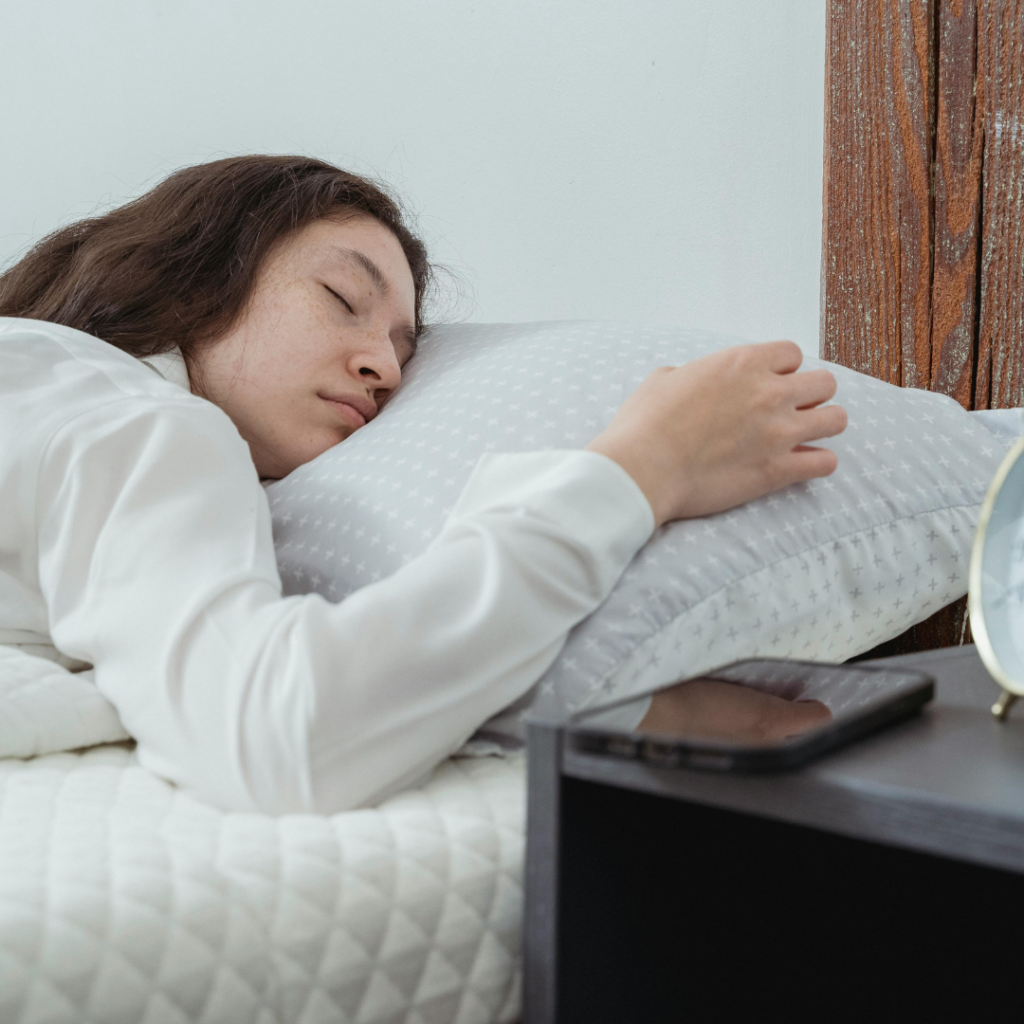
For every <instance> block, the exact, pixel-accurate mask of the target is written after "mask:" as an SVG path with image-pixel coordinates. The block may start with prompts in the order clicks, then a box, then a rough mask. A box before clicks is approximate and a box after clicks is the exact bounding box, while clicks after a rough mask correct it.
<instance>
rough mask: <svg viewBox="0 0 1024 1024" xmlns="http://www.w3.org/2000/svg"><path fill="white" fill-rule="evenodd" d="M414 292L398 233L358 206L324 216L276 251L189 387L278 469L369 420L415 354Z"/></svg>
mask: <svg viewBox="0 0 1024 1024" xmlns="http://www.w3.org/2000/svg"><path fill="white" fill-rule="evenodd" d="M415 300H416V292H415V286H414V284H413V279H412V272H411V271H410V270H409V264H408V262H407V261H406V259H405V254H404V252H403V251H402V246H401V245H400V244H399V242H398V239H397V238H395V236H394V235H393V234H392V233H391V232H390V231H389V230H388V229H387V228H386V227H384V225H383V224H381V223H380V222H379V221H377V220H374V219H373V218H372V217H368V216H364V215H357V216H353V217H349V218H347V219H329V220H320V221H316V222H314V223H313V224H310V225H308V226H307V227H305V228H302V229H301V230H300V231H297V232H295V233H294V234H293V235H291V236H289V237H288V238H287V239H285V240H284V241H283V242H282V243H281V244H280V245H279V246H278V247H277V248H276V249H275V250H274V251H273V252H272V253H271V254H270V256H269V257H268V259H267V261H266V264H265V266H264V268H263V270H262V272H261V274H260V277H259V279H258V280H257V282H256V287H255V289H254V290H253V294H252V297H251V299H250V302H249V305H248V307H247V309H246V311H245V312H244V313H243V315H242V317H241V318H240V319H239V321H238V322H237V323H236V324H235V325H234V326H233V327H232V328H231V330H230V331H228V333H227V334H225V335H224V336H223V337H222V338H219V339H217V340H216V341H215V342H214V343H213V344H211V345H209V346H207V347H205V348H203V349H202V350H200V351H198V352H196V353H194V354H193V356H192V357H191V362H192V365H191V366H190V367H189V369H190V371H191V375H192V379H193V382H194V383H193V387H194V388H195V386H196V385H199V389H200V393H201V394H202V395H203V397H204V398H208V399H209V400H210V401H212V402H214V403H216V404H217V405H219V406H220V407H221V408H222V409H223V410H224V411H225V412H226V413H227V414H228V415H229V416H230V417H231V419H232V420H233V421H234V423H235V426H236V427H238V430H239V433H241V435H242V437H243V438H245V440H246V441H247V442H248V444H249V449H250V451H251V452H252V458H253V462H255V464H256V469H257V471H258V472H259V475H260V476H261V477H272V478H279V477H283V476H285V475H287V474H288V473H290V472H291V471H292V470H293V469H295V468H296V467H297V466H301V465H302V464H303V463H305V462H309V461H310V459H314V458H316V456H318V455H320V454H321V453H322V452H325V451H326V450H327V449H328V448H331V447H333V446H334V445H336V444H337V443H338V442H339V441H344V440H345V438H346V437H348V436H349V435H350V434H352V433H354V432H355V431H356V430H358V429H359V428H360V427H361V426H363V425H364V424H365V423H366V422H367V421H368V420H370V419H372V418H373V417H374V416H375V415H376V414H377V411H378V410H379V408H380V406H381V405H382V403H383V402H384V400H385V399H386V398H387V397H388V395H390V394H391V392H392V391H394V389H395V388H397V387H398V384H399V381H400V380H401V376H402V366H403V365H404V364H405V362H406V361H407V360H408V359H409V357H410V356H411V355H412V354H413V351H414V350H415V347H416V338H415Z"/></svg>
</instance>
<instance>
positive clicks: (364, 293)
mask: <svg viewBox="0 0 1024 1024" xmlns="http://www.w3.org/2000/svg"><path fill="white" fill-rule="evenodd" d="M429 280H430V267H429V264H428V261H427V255H426V251H425V249H424V246H423V244H422V243H421V242H420V241H419V240H418V239H417V238H416V237H414V235H413V234H412V233H411V232H410V230H409V229H408V227H407V226H406V224H405V223H404V221H403V218H402V214H401V211H400V209H399V207H398V206H397V205H396V204H395V202H394V201H393V200H392V199H390V198H389V197H388V196H387V195H386V194H385V193H384V192H382V191H381V190H380V189H379V188H378V187H376V186H375V185H374V184H373V183H371V182H369V181H367V180H365V179H363V178H360V177H357V176H355V175H353V174H349V173H347V172H345V171H342V170H339V169H337V168H335V167H332V166H330V165H328V164H326V163H323V162H321V161H318V160H311V159H307V158H304V157H269V156H251V157H241V158H236V159H228V160H220V161H217V162H214V163H209V164H204V165H201V166H197V167H191V168H187V169H185V170H181V171H178V172H176V173H175V174H172V175H171V176H170V177H169V178H168V179H166V180H165V181H164V182H162V183H161V184H160V185H158V186H157V187H156V188H154V189H153V190H152V191H151V192H149V193H147V194H146V195H144V196H142V197H141V198H140V199H137V200H135V201H133V202H131V203H129V204H127V205H126V206H123V207H121V208H119V209H116V210H114V211H112V212H110V213H107V214H105V215H103V216H99V217H96V218H93V219H90V220H85V221H81V222H79V223H77V224H72V225H71V226H69V227H66V228H62V229H60V230H59V231H57V232H55V233H54V234H52V235H50V236H49V237H48V238H45V239H44V240H43V241H42V242H40V243H39V244H38V245H37V246H36V247H35V248H34V249H32V250H31V251H30V252H29V253H28V254H27V255H26V256H25V257H24V258H23V259H22V260H21V261H20V262H19V263H17V264H15V265H14V266H13V267H11V268H10V269H9V270H7V272H6V273H4V274H3V275H2V276H0V436H2V437H3V439H4V442H3V446H2V448H0V505H2V508H3V510H4V514H3V517H2V519H0V643H8V644H11V643H28V642H36V643H52V644H53V645H54V646H55V648H56V649H57V651H59V652H60V656H61V659H62V661H63V663H64V664H75V663H78V664H89V665H94V666H95V681H96V685H97V686H98V687H99V689H100V691H101V692H102V693H103V694H104V695H105V696H106V697H107V698H108V699H109V700H110V701H111V702H112V703H113V704H114V705H115V707H116V708H117V710H118V712H119V714H120V716H121V719H122V721H123V722H124V725H125V728H126V729H127V730H128V731H129V732H130V733H131V735H132V736H133V737H135V738H136V740H137V742H138V756H139V759H140V761H141V763H142V764H143V765H144V766H146V767H147V768H149V769H151V770H152V771H154V772H156V773H158V774H160V775H162V776H164V777H165V778H167V779H170V780H171V781H173V782H175V783H177V784H178V785H180V786H182V787H185V788H187V789H188V790H190V791H191V792H193V793H195V794H196V795H197V796H199V797H200V798H202V799H205V800H208V801H211V802H213V803H215V804H218V805H220V806H222V807H225V808H237V809H250V810H262V811H267V812H271V813H277V812H285V811H319V812H333V811H338V810H342V809H346V808H351V807H356V806H359V805H363V804H367V803H371V802H374V801H377V800H379V799H380V798H381V797H382V796H383V795H385V794H387V793H388V792H390V791H393V790H395V789H396V788H398V787H401V786H403V785H406V784H408V783H409V782H411V781H413V780H414V779H416V778H417V777H419V776H421V775H422V774H423V773H424V772H426V771H427V770H429V769H430V768H431V767H432V766H433V765H435V764H436V763H438V762H439V761H441V760H442V759H443V758H445V757H446V756H447V755H448V754H450V753H452V752H453V751H454V750H456V749H457V748H458V747H459V746H460V744H462V743H463V742H464V741H465V740H466V738H467V737H468V736H469V735H470V734H471V733H472V732H473V731H474V730H475V729H476V728H477V727H478V726H479V725H480V724H481V723H482V722H484V721H485V720H486V719H488V718H489V717H491V716H492V715H494V714H495V713H497V712H498V711H500V710H501V709H502V708H504V707H506V706H507V705H509V704H511V703H512V702H513V701H515V700H516V699H517V698H518V697H520V696H521V695H522V694H523V693H525V692H526V691H527V690H528V689H529V688H530V687H531V686H532V685H533V684H534V683H535V682H536V680H537V679H538V678H539V677H540V676H541V675H542V674H543V672H544V671H545V669H546V668H547V667H548V666H549V665H550V664H551V662H552V661H553V659H554V658H555V657H556V655H557V653H558V651H559V649H560V648H561V646H562V644H563V642H564V640H565V637H566V634H567V633H568V631H569V630H570V629H571V628H572V627H573V626H574V625H575V624H576V623H578V622H579V621H580V620H581V619H582V618H584V617H585V616H586V615H588V614H589V613H590V612H592V611H593V610H594V609H595V608H596V607H597V606H598V605H599V604H600V603H601V602H602V601H603V600H604V599H605V597H606V596H607V595H608V593H609V591H610V590H611V588H612V586H613V585H614V583H615V582H616V580H617V579H618V577H619V575H620V574H621V572H622V571H623V569H624V568H625V567H626V565H627V564H628V563H629V561H630V559H631V558H632V557H633V556H634V555H635V554H636V552H637V550H638V549H639V548H640V547H641V545H643V544H644V542H645V541H646V540H647V539H648V538H649V537H650V535H651V532H652V530H654V529H656V528H657V527H658V526H660V525H661V524H662V523H664V522H666V521H668V520H670V519H677V518H683V517H687V516H702V515H707V514H709V513H713V512H718V511H721V510H724V509H727V508H730V507H732V506H734V505H738V504H741V503H743V502H746V501H749V500H751V499H752V498H755V497H758V496H760V495H763V494H765V493H767V492H769V491H772V490H774V489H776V488H780V487H784V486H786V485H788V484H791V483H794V482H796V481H801V480H808V479H811V478H812V477H819V476H824V475H826V474H828V473H831V472H832V471H833V469H834V468H835V465H836V459H835V455H834V454H833V453H832V452H830V451H828V450H826V449H821V448H817V447H814V446H812V445H811V444H810V442H813V441H815V440H817V439H820V438H824V437H829V436H832V435H835V434H837V433H839V432H840V431H842V430H843V429H844V427H845V425H846V415H845V413H844V412H843V410H842V409H841V408H839V407H837V406H834V405H828V406H825V405H823V403H825V402H827V401H828V400H829V399H831V398H832V396H833V394H834V393H835V386H836V385H835V381H834V379H833V377H832V376H831V374H829V373H828V372H826V371H824V370H817V371H813V372H797V369H798V367H799V364H800V359H801V356H800V350H799V349H798V348H797V346H796V345H794V344H792V343H791V342H785V341H778V342H769V343H766V344H762V345H751V346H744V347H738V348H734V349H729V350H726V351H722V352H718V353H716V354H714V355H711V356H708V357H707V358H704V359H700V360H697V361H695V362H693V363H690V364H687V365H685V366H682V367H677V368H664V369H661V370H658V371H657V372H655V373H654V374H652V375H651V376H650V377H649V378H648V379H647V380H646V381H645V382H644V383H643V384H642V385H641V386H640V387H639V388H638V389H637V391H636V392H635V393H634V394H633V395H632V396H631V397H630V398H629V399H628V400H627V401H626V402H625V404H624V405H623V406H622V408H621V410H620V411H619V412H618V414H617V415H616V416H615V418H614V419H613V421H612V423H611V425H610V426H609V427H608V429H607V430H605V431H603V432H602V433H601V434H599V435H598V436H597V437H595V438H594V440H593V441H592V442H591V444H590V445H588V446H587V448H586V449H585V450H582V451H555V452H551V451H548V452H538V453H527V454H518V455H497V456H487V457H485V458H484V459H482V460H481V462H480V464H479V465H478V466H477V468H476V469H475V471H474V473H473V475H472V477H471V478H470V480H469V482H468V484H467V485H466V488H465V490H464V491H463V493H462V495H461V498H460V500H459V502H458V504H457V506H456V508H455V509H454V511H453V512H452V514H451V517H450V518H449V520H448V521H447V523H446V525H445V527H444V529H443V531H442V532H441V534H440V536H439V537H438V538H437V539H436V541H435V542H434V543H433V545H432V546H431V547H430V548H429V549H428V550H427V551H426V552H425V553H424V554H423V555H422V556H421V557H419V558H417V559H415V560H413V561H411V562H410V563H408V564H407V565H406V566H404V567H403V568H402V569H401V570H399V571H398V572H396V573H395V574H394V575H393V576H391V577H390V578H388V579H385V580H382V581H381V582H379V583H376V584H374V585H372V586H368V587H366V588H364V589H363V590H360V591H358V592H357V593H355V594H353V595H351V596H350V597H349V598H347V599H346V600H344V601H342V602H340V603H338V604H332V603H330V602H328V601H326V600H324V599H323V598H322V597H320V596H318V595H315V594H310V595H306V596H297V597H283V596H282V590H281V581H280V578H279V576H278V571H277V566H276V564H275V559H274V545H273V540H272V536H271V521H270V513H269V508H268V503H267V500H266V498H265V496H264V492H263V489H262V487H261V484H260V481H261V479H262V480H268V479H277V478H280V477H283V476H285V475H286V474H288V473H290V472H291V471H292V470H293V469H295V468H296V467H297V466H301V465H302V464H303V463H305V462H308V461H309V460H310V459H314V458H316V457H317V456H318V455H320V454H321V453H322V452H324V451H326V450H327V449H328V448H330V447H331V446H333V445H336V444H338V443H339V442H342V441H344V440H345V439H346V438H347V437H349V436H350V435H351V434H352V433H353V432H355V431H356V430H359V429H360V428H361V427H363V426H364V425H365V424H366V423H367V422H368V421H369V420H372V419H373V417H374V416H375V415H377V413H378V411H379V410H380V408H381V406H382V405H383V404H384V402H386V401H387V399H388V397H389V396H390V395H391V394H392V393H393V392H394V391H395V389H396V388H397V387H398V386H399V385H400V383H401V379H402V367H403V366H404V365H405V363H406V362H407V361H408V360H409V359H410V358H412V357H413V355H414V353H415V350H416V340H417V336H418V335H419V333H420V331H421V329H422V326H423V325H422V310H423V298H424V292H425V290H426V288H427V286H428V284H429Z"/></svg>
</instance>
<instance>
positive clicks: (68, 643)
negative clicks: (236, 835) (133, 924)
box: [38, 400, 653, 812]
mask: <svg viewBox="0 0 1024 1024" xmlns="http://www.w3.org/2000/svg"><path fill="white" fill-rule="evenodd" d="M38 512H39V523H40V528H39V540H40V583H41V587H42V590H43V593H44V596H45V598H46V601H47V606H48V608H49V609H50V613H51V632H52V636H53V638H54V641H55V643H56V644H57V646H58V647H59V648H60V649H61V650H63V651H65V652H66V653H69V654H71V655H73V656H75V657H79V658H81V659H83V660H86V661H90V662H92V663H93V664H94V665H95V666H96V680H97V684H98V686H99V687H100V689H101V690H102V692H103V693H104V694H105V695H106V696H107V697H108V698H110V699H111V700H112V701H113V702H114V704H115V705H116V706H117V708H118V711H119V712H120V714H121V717H122V720H123V721H124V723H125V725H126V727H127V728H128V730H129V731H130V732H131V733H132V735H133V736H135V737H136V738H137V740H138V742H139V754H140V759H141V761H142V763H143V764H145V765H146V766H147V767H149V768H151V769H153V770H154V771H156V772H158V773H160V774H161V775H164V776H166V777H167V778H170V779H171V780H173V781H174V782H176V783H178V784H180V785H182V786H184V787H186V788H188V789H189V790H191V791H193V792H195V793H196V794H197V795H199V796H201V797H202V798H204V799H206V800H210V801H212V802H214V803H217V804H219V805H221V806H225V807H235V808H248V809H259V810H264V811H272V812H283V811H300V810H316V811H336V810H341V809H345V808H350V807H355V806H359V805H361V804H365V803H368V802H371V801H373V800H376V799H379V798H380V797H381V796H382V795H384V794H385V793H386V792H388V791H390V790H392V789H394V788H396V787H398V786H401V785H402V784H405V783H408V782H410V781H412V780H413V779H415V778H416V777H417V776H419V775H420V774H422V773H423V772H425V771H427V770H429V769H430V768H431V767H432V766H433V765H434V764H436V763H437V762H438V761H439V760H441V759H442V758H444V757H445V756H446V755H447V754H449V753H450V752H451V751H452V750H454V749H455V748H457V747H458V746H459V744H460V743H461V742H462V741H463V740H464V739H465V738H466V737H467V736H468V735H469V734H470V733H471V732H472V731H473V730H474V729H475V728H476V727H477V726H478V725H479V724H480V723H481V722H483V721H484V720H485V719H487V718H488V717H490V716H491V715H492V714H494V713H496V712H497V711H499V710H500V709H501V708H503V707H505V706H507V705H508V704H510V703H511V702H512V701H514V700H515V699H516V698H517V697H519V696H520V695H521V694H522V693H523V692H525V691H526V690H527V689H528V688H529V687H530V686H531V685H532V684H533V683H534V682H535V681H536V680H537V678H538V677H539V676H540V675H541V674H542V673H543V672H544V670H545V669H546V668H547V667H548V665H549V664H550V663H551V661H552V660H553V659H554V658H555V656H556V655H557V653H558V651H559V650H560V648H561V646H562V643H563V641H564V639H565V635H566V633H567V632H568V630H569V629H570V628H571V627H572V626H573V625H575V624H576V623H577V622H578V621H580V619H582V618H583V617H584V616H586V615H587V614H589V613H590V612H591V611H592V610H593V609H594V608H595V607H596V606H597V605H598V604H599V603H600V602H601V601H602V600H603V599H604V598H605V597H606V596H607V594H608V592H609V590H610V589H611V587H612V586H613V584H614V582H615V581H616V579H617V578H618V576H619V574H620V573H621V571H622V570H623V568H624V567H625V566H626V564H628V562H629V560H630V559H631V558H632V556H633V554H634V553H635V552H636V550H637V549H638V548H639V546H640V545H641V544H642V543H643V542H644V541H645V540H646V539H647V537H648V536H649V534H650V531H651V529H652V526H653V517H652V513H651V509H650V506H649V505H648V502H647V501H646V500H645V498H644V496H643V494H642V493H641V491H640V490H639V489H638V487H637V486H636V484H635V483H634V482H633V480H632V479H631V478H630V477H629V476H628V475H627V473H626V472H625V471H624V470H623V469H621V468H620V467H619V466H618V465H615V464H614V463H613V462H612V461H611V460H610V459H608V458H605V457H604V456H603V455H600V454H596V453H593V452H547V453H537V454H533V455H507V456H494V457H488V458H487V459H485V460H484V461H483V462H482V463H481V465H480V466H479V467H478V469H477V471H476V472H475V473H474V475H473V477H472V479H471V480H470V482H469V484H468V485H467V487H466V489H465V491H464V493H463V495H462V498H461V499H460V502H459V503H458V506H457V507H456V509H455V510H454V512H453V513H452V516H451V517H450V519H449V521H448V523H447V524H446V526H445V528H444V530H443V531H442V533H441V535H440V536H439V537H438V539H437V540H436V541H435V542H434V544H433V545H432V546H431V547H430V549H429V550H428V551H427V552H425V553H424V554H423V555H422V556H421V557H420V558H418V559H415V560H413V561H412V562H410V563H409V564H408V565H406V566H405V567H404V568H402V569H401V570H400V571H399V572H397V573H396V574H395V575H394V576H392V577H390V578H389V579H386V580H383V581H381V582H380V583H377V584H374V585H372V586H369V587H366V588H364V589H363V590H361V591H358V592H357V593H355V594H353V595H352V596H351V597H349V598H348V599H347V600H345V601H343V602H341V603H340V604H331V603H329V602H327V601H325V600H323V599H322V598H320V597H319V596H317V595H308V596H304V597H290V598H282V597H281V585H280V579H279V577H278V574H277V568H276V563H275V560H274V551H273V543H272V537H271V525H270V515H269V510H268V507H267V502H266V499H265V497H264V493H263V490H262V488H261V487H260V485H259V482H258V480H257V477H256V473H255V470H254V468H253V466H252V463H251V460H250V458H249V453H248V449H247V447H246V445H245V443H244V442H243V441H242V439H241V438H240V437H239V436H238V433H237V431H236V430H235V428H234V427H233V425H232V424H231V423H230V421H229V420H228V419H227V417H226V416H225V415H224V414H223V413H221V412H220V411H219V410H217V409H216V408H214V407H213V406H212V405H210V406H208V405H206V404H201V403H197V402H195V401H194V400H185V401H182V402H181V403H179V404H175V403H153V402H147V403H140V402H138V401H135V400H125V401H124V402H120V403H116V404H115V405H113V406H108V407H106V408H104V409H97V410H94V411H92V412H90V413H87V414H85V415H84V416H80V417H78V418H77V419H75V420H74V421H72V422H71V423H69V424H67V425H66V426H65V427H64V428H63V429H62V430H61V431H59V432H58V434H57V435H56V436H55V437H54V438H53V440H52V441H51V443H50V445H49V447H48V449H47V452H46V454H45V457H44V459H43V464H42V467H41V475H40V484H39V496H38Z"/></svg>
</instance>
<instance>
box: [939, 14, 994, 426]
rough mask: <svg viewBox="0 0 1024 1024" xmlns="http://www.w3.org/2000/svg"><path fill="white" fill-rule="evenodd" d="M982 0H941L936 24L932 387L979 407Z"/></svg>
mask: <svg viewBox="0 0 1024 1024" xmlns="http://www.w3.org/2000/svg"><path fill="white" fill-rule="evenodd" d="M978 2H981V3H984V2H985V0H957V2H949V0H944V2H942V3H940V5H939V8H938V11H937V17H938V24H937V32H936V57H935V63H936V66H937V81H936V111H935V154H934V170H933V175H934V177H933V181H934V195H933V200H932V201H933V207H932V209H933V213H932V223H933V231H934V269H933V274H932V301H931V306H932V322H931V332H930V333H931V338H930V348H931V356H930V358H931V378H930V381H929V382H928V384H927V385H925V386H927V387H929V388H930V389H931V390H932V391H941V392H942V393H943V394H947V395H952V396H953V397H954V398H955V399H956V400H957V401H958V402H960V404H961V405H963V406H964V407H965V408H967V409H971V408H974V403H975V396H974V384H975V381H974V368H975V359H974V356H975V351H976V345H975V341H976V331H977V322H976V321H977V311H978V249H979V245H980V242H981V232H980V223H981V171H982V153H983V144H984V139H985V132H984V98H983V97H984V81H983V80H982V81H981V82H980V83H979V89H978V96H977V101H976V97H975V81H976V65H977V61H976V50H977V23H978V11H977V4H978Z"/></svg>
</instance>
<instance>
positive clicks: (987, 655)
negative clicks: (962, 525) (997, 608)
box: [967, 437, 1024, 697]
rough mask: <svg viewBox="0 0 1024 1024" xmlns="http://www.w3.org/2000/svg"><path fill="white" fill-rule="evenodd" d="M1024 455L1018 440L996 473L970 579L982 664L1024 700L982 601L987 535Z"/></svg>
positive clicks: (985, 504) (972, 613) (1021, 683)
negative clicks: (1002, 494) (999, 649)
mask: <svg viewBox="0 0 1024 1024" xmlns="http://www.w3.org/2000/svg"><path fill="white" fill-rule="evenodd" d="M1022 454H1024V437H1021V438H1020V439H1019V440H1018V441H1016V442H1015V443H1014V445H1013V447H1012V448H1011V449H1010V450H1009V451H1008V452H1007V453H1006V455H1004V456H1003V461H1002V462H1001V463H1000V464H999V468H998V469H997V470H996V475H995V476H994V477H993V478H992V482H991V483H990V484H989V485H988V493H987V494H986V495H985V500H984V501H983V502H982V505H981V514H980V515H979V516H978V528H977V530H976V531H975V533H974V544H973V546H972V548H971V568H970V572H969V574H968V579H967V611H968V614H969V615H970V619H971V635H972V636H973V638H974V643H975V645H976V646H977V648H978V654H979V656H980V657H981V660H982V663H983V664H984V666H985V668H987V669H988V671H989V674H990V675H991V676H992V678H993V679H994V680H995V681H996V682H997V683H998V684H999V685H1000V686H1001V687H1002V688H1003V689H1004V690H1008V691H1009V692H1010V693H1013V694H1015V695H1017V696H1018V697H1024V680H1020V681H1018V680H1015V679H1013V678H1012V677H1011V676H1008V675H1007V674H1006V672H1005V671H1004V670H1003V666H1002V665H1001V664H1000V663H999V658H998V657H996V652H995V651H994V650H993V648H992V641H991V640H990V639H989V635H988V626H987V625H986V624H985V612H984V610H983V608H982V602H981V563H982V556H983V554H984V551H985V536H986V534H987V532H988V524H989V519H991V517H992V509H993V508H995V504H996V501H997V500H998V498H999V492H1000V491H1001V490H1002V489H1003V484H1004V483H1005V482H1006V478H1007V476H1009V474H1010V470H1011V469H1012V468H1013V467H1014V465H1015V464H1016V463H1017V460H1018V459H1019V458H1020V457H1021V455H1022Z"/></svg>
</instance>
